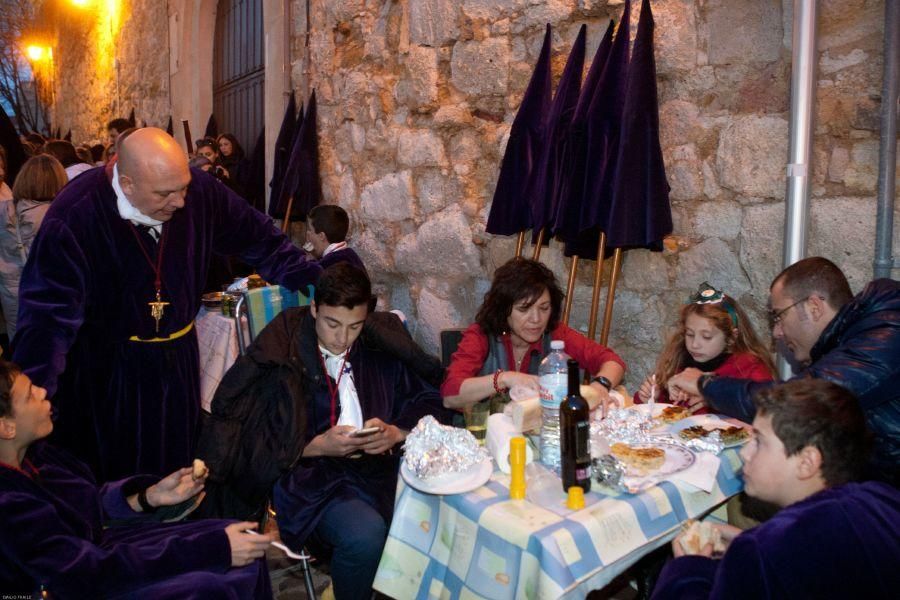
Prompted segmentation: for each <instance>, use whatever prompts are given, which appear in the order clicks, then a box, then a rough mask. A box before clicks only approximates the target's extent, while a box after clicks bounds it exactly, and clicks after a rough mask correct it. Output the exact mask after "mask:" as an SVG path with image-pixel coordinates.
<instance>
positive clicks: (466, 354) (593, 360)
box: [441, 323, 625, 398]
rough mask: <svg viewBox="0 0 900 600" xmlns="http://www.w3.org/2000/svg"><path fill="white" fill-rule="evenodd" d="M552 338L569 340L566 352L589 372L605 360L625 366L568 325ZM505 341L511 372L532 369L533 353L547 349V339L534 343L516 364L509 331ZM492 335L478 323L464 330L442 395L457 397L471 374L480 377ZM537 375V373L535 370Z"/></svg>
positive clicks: (446, 377) (553, 332) (551, 336)
mask: <svg viewBox="0 0 900 600" xmlns="http://www.w3.org/2000/svg"><path fill="white" fill-rule="evenodd" d="M550 338H551V339H554V340H562V341H564V342H565V343H566V350H565V351H566V354H568V355H569V356H571V357H572V358H574V359H575V360H577V361H578V364H579V366H581V368H582V369H586V370H587V371H588V372H589V373H596V372H597V371H599V370H600V367H601V366H602V365H603V363H606V362H609V361H613V362H616V363H619V364H620V365H621V366H622V368H623V369H624V368H625V361H623V360H622V359H621V358H619V355H618V354H616V353H615V352H613V351H612V350H610V349H609V348H607V347H606V346H602V345H600V344H598V343H597V342H594V341H592V340H589V339H588V338H586V337H585V336H583V335H581V334H580V333H578V332H577V331H575V330H574V329H572V328H571V327H569V326H568V325H564V324H562V323H560V324H559V325H557V327H556V329H554V330H553V331H552V332H550ZM500 339H501V341H502V342H503V345H504V346H505V347H506V356H507V357H508V359H509V364H508V366H507V370H508V371H521V372H522V373H527V372H528V364H529V363H530V362H531V355H532V354H533V353H535V352H537V353H538V354H541V353H542V352H543V351H544V348H543V339H540V340H538V341H536V342H535V343H533V344H531V347H529V348H528V351H527V352H526V353H525V356H524V357H523V358H522V362H521V364H519V365H518V366H516V364H515V363H514V360H515V359H513V350H512V341H511V340H510V337H509V334H508V333H507V334H504V335H503V336H501V338H500ZM489 347H490V346H489V344H488V336H487V335H485V333H484V332H483V331H482V330H481V326H480V325H478V323H473V324H472V325H470V326H469V328H468V329H466V330H465V331H464V332H463V337H462V339H461V340H460V342H459V347H458V348H457V349H456V352H454V353H453V358H452V359H451V360H450V366H448V367H447V375H446V376H445V378H444V384H443V385H442V386H441V396H444V397H445V398H446V397H447V396H456V395H458V394H459V388H460V386H462V382H463V381H465V380H466V379H469V378H470V377H477V376H478V373H479V372H481V367H482V366H483V365H484V361H485V359H487V355H488V350H489ZM532 375H537V373H532Z"/></svg>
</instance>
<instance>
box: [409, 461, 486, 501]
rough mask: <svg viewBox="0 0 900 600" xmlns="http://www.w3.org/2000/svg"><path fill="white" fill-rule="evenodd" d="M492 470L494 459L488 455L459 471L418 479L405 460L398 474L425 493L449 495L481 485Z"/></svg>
mask: <svg viewBox="0 0 900 600" xmlns="http://www.w3.org/2000/svg"><path fill="white" fill-rule="evenodd" d="M493 472H494V461H493V460H492V459H491V458H490V457H489V458H486V459H484V460H483V461H481V462H480V463H478V464H477V465H475V466H473V467H472V468H470V469H469V470H468V471H463V472H461V473H448V474H447V475H440V476H439V477H432V478H431V479H419V477H418V476H417V475H416V474H415V473H413V472H412V471H411V470H410V469H409V467H407V466H406V461H403V462H402V464H401V465H400V475H401V476H402V477H403V481H405V482H406V483H408V484H409V485H411V486H412V487H414V488H416V489H417V490H419V491H420V492H425V493H426V494H439V495H442V496H449V495H451V494H464V493H466V492H471V491H472V490H474V489H478V488H480V487H481V486H483V485H484V484H485V483H487V482H488V480H489V479H490V478H491V473H493Z"/></svg>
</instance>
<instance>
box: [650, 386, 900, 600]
mask: <svg viewBox="0 0 900 600" xmlns="http://www.w3.org/2000/svg"><path fill="white" fill-rule="evenodd" d="M755 404H756V418H755V419H754V420H753V428H754V431H755V434H754V437H753V439H752V440H751V441H750V442H748V443H747V445H745V446H744V448H743V449H742V450H741V458H743V460H744V482H745V488H746V491H747V493H748V494H749V495H751V496H753V497H756V498H760V499H762V500H765V501H767V502H772V503H774V504H776V505H778V506H780V507H782V509H781V510H780V512H778V513H777V514H776V515H775V516H774V517H773V518H771V519H770V520H768V521H767V522H765V523H763V524H762V525H759V526H758V527H756V528H754V529H750V530H748V531H745V532H743V533H741V532H740V530H738V529H736V528H734V527H731V526H728V525H715V526H714V527H717V528H718V529H719V530H720V531H721V533H722V536H723V539H724V541H725V542H726V544H727V550H726V551H725V554H724V556H722V558H721V560H714V559H713V558H712V557H711V555H712V545H711V544H707V546H706V547H704V548H702V549H701V550H700V552H699V554H694V555H690V554H688V552H686V551H685V549H684V547H683V546H682V543H681V542H682V539H683V537H684V534H682V535H681V536H679V537H678V538H676V539H675V541H674V542H673V543H672V550H673V552H674V554H675V556H676V558H675V560H673V561H672V562H670V563H669V564H668V565H666V567H665V568H664V569H663V572H662V573H661V574H660V577H659V581H658V583H657V587H656V589H655V590H654V595H653V597H654V598H723V599H724V598H727V599H729V600H730V599H733V598H754V599H755V598H890V597H896V594H897V590H898V589H900V569H898V568H897V567H898V565H900V491H898V490H896V489H894V488H892V487H891V486H889V485H887V484H884V483H880V482H872V481H869V482H865V483H854V481H856V480H858V478H859V477H860V475H861V473H862V471H863V469H864V466H865V464H866V460H867V458H868V456H867V454H868V449H869V440H870V433H869V431H868V429H867V428H866V421H865V417H864V416H863V412H862V410H861V409H860V406H859V403H858V402H857V400H856V398H855V397H854V396H853V394H852V393H850V392H849V391H847V390H846V389H844V388H842V387H840V386H838V385H836V384H834V383H830V382H828V381H824V380H816V379H802V380H796V381H791V382H789V383H785V384H783V385H779V386H776V387H773V388H769V389H767V390H763V391H761V392H759V393H758V394H757V395H756V397H755Z"/></svg>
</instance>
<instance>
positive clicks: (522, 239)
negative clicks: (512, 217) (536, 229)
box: [516, 230, 525, 258]
mask: <svg viewBox="0 0 900 600" xmlns="http://www.w3.org/2000/svg"><path fill="white" fill-rule="evenodd" d="M524 247H525V231H524V230H523V231H520V232H519V239H517V240H516V258H521V257H522V248H524Z"/></svg>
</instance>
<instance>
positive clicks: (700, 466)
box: [671, 452, 722, 493]
mask: <svg viewBox="0 0 900 600" xmlns="http://www.w3.org/2000/svg"><path fill="white" fill-rule="evenodd" d="M696 456H697V459H696V460H695V461H694V464H692V465H691V466H690V467H689V468H687V469H685V470H684V471H681V472H680V473H673V474H672V476H671V477H672V479H673V480H676V481H683V482H684V483H687V484H689V485H692V486H694V487H696V488H700V489H701V490H703V491H704V492H707V493H708V492H712V491H713V488H714V487H715V486H716V474H717V473H718V472H719V465H720V464H721V463H722V460H721V459H720V458H719V457H718V456H716V455H715V454H713V453H712V452H697V453H696Z"/></svg>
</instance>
